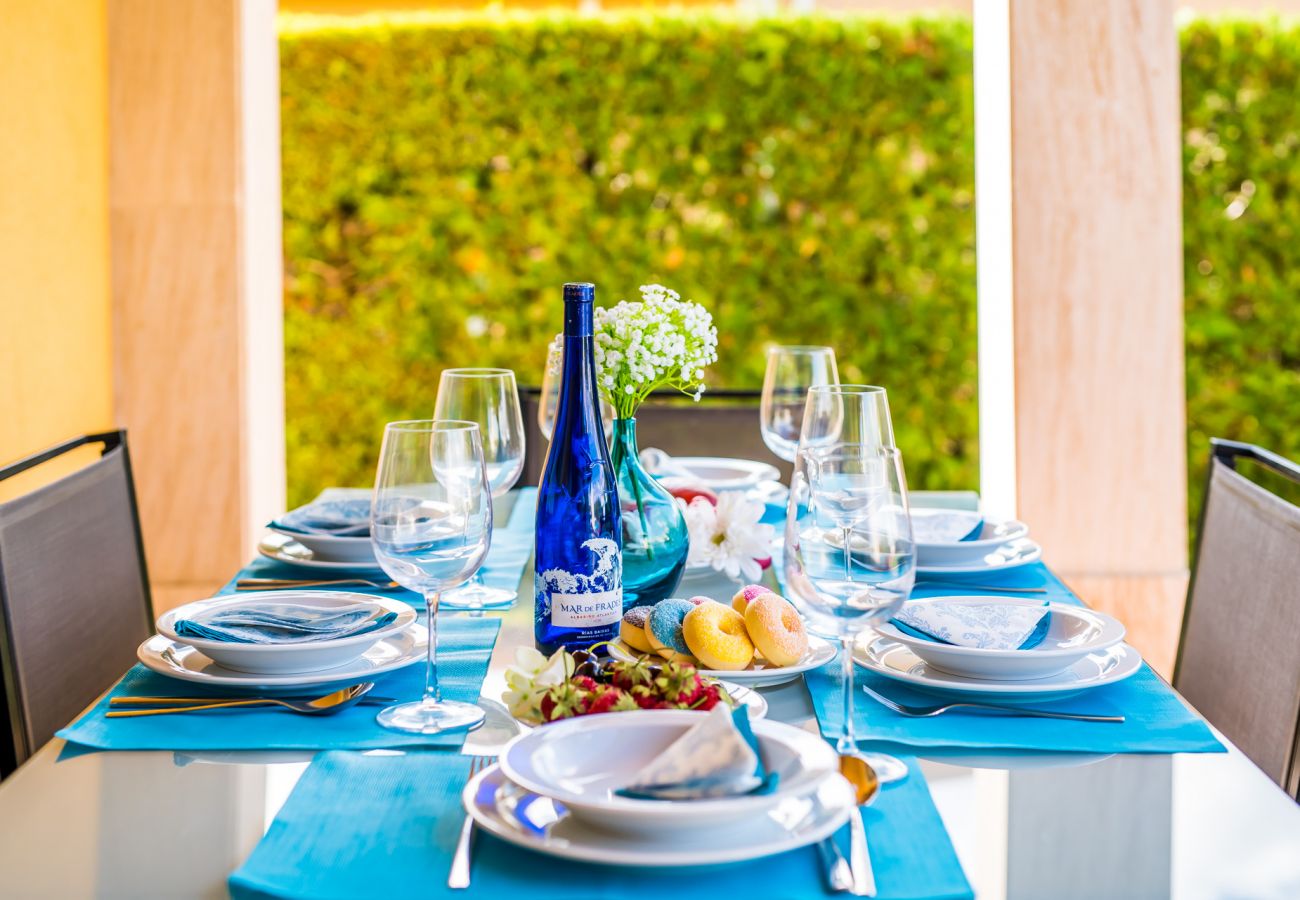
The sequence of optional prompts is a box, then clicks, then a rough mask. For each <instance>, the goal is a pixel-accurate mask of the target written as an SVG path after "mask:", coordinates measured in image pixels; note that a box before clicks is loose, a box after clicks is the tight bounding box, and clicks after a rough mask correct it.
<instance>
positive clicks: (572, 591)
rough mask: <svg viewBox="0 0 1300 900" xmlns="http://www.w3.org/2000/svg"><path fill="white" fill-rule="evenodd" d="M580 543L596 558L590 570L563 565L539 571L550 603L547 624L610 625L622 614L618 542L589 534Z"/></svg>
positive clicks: (566, 625)
mask: <svg viewBox="0 0 1300 900" xmlns="http://www.w3.org/2000/svg"><path fill="white" fill-rule="evenodd" d="M582 547H583V549H585V550H590V551H591V553H592V555H593V556H594V557H595V558H596V565H595V568H594V569H592V571H591V572H590V574H581V573H575V572H570V571H568V570H567V569H546V570H545V571H543V572H541V573H539V575H540V578H541V580H542V584H543V585H544V586H545V588H546V591H547V595H548V599H549V600H550V607H551V624H552V625H558V626H561V627H564V628H592V627H597V626H601V625H612V624H614V623H615V622H617V621H618V620H619V619H621V618H622V617H623V585H622V581H623V578H622V575H623V573H622V562H623V560H622V557H621V555H620V554H619V550H618V543H617V542H615V541H612V540H610V539H609V538H591V539H590V540H587V541H583V543H582Z"/></svg>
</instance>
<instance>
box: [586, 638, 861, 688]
mask: <svg viewBox="0 0 1300 900" xmlns="http://www.w3.org/2000/svg"><path fill="white" fill-rule="evenodd" d="M609 655H610V656H612V657H614V658H615V659H621V660H627V661H630V660H634V659H641V658H643V657H644V658H649V659H651V660H659V657H658V656H657V655H655V654H652V653H640V652H638V651H636V650H633V649H632V648H631V647H629V646H628V645H627V644H625V643H623V639H622V638H618V639H616V640H614V641H611V642H610V644H609ZM834 658H835V645H834V644H832V643H831V642H830V641H828V640H826V639H825V638H819V637H817V635H815V634H810V635H808V652H807V653H805V654H804V657H803V659H801V660H799V662H797V663H795V664H794V665H792V666H773V665H771V664H769V663H766V662H764V661H763V660H758V661H757V662H754V663H751V664H750V666H749V668H748V669H741V670H740V671H726V672H724V671H722V670H720V669H719V670H715V669H704V668H699V669H697V671H698V672H699V673H700V674H701V675H704V676H707V677H709V678H716V679H717V680H719V681H730V682H732V683H734V684H742V685H744V686H745V687H751V688H758V687H772V686H773V685H777V684H785V683H786V682H787V681H794V680H795V679H796V678H798V677H799V676H800V675H802V674H803V673H804V672H807V671H810V670H812V669H816V668H820V667H821V666H824V665H826V664H827V663H828V662H830V661H831V660H832V659H834ZM660 661H662V660H660Z"/></svg>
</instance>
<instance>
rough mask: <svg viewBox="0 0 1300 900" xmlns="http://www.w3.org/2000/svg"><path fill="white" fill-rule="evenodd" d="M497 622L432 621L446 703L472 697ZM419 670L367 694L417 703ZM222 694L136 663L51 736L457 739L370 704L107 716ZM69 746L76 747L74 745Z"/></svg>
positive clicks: (409, 742)
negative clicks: (426, 731) (129, 701)
mask: <svg viewBox="0 0 1300 900" xmlns="http://www.w3.org/2000/svg"><path fill="white" fill-rule="evenodd" d="M500 627H501V622H500V620H499V619H496V618H471V617H468V616H439V617H438V681H439V684H440V686H441V688H442V695H443V696H444V697H446V698H447V699H449V700H464V701H468V702H473V701H475V700H477V699H478V696H479V690H480V689H481V688H482V685H483V679H484V677H485V676H486V675H487V669H488V660H489V658H490V657H491V656H492V647H493V645H494V644H495V643H496V638H497V632H498V631H499V630H500ZM423 690H424V666H423V665H422V664H421V663H415V664H414V665H410V666H407V667H406V668H404V669H400V670H398V671H396V672H391V673H389V674H387V675H384V676H381V677H380V678H378V679H377V680H376V681H375V687H374V690H373V691H372V693H374V694H376V695H378V696H381V697H393V698H395V699H398V700H414V699H418V698H419V696H420V694H421V693H422V692H423ZM206 695H218V696H230V695H231V692H230V691H229V690H225V691H224V692H223V691H222V690H221V689H220V688H208V687H205V686H202V685H196V684H190V683H188V682H184V681H177V680H176V679H174V678H165V677H164V676H162V675H158V674H156V673H154V672H151V671H150V670H148V669H146V668H145V667H144V666H141V665H136V666H133V667H132V668H131V670H130V671H129V672H127V674H126V677H125V678H123V679H122V680H121V681H119V682H118V683H117V686H116V687H114V688H113V690H112V691H110V692H109V694H108V696H106V697H103V698H101V699H100V701H99V702H98V703H96V704H95V705H94V706H93V707H92V708H91V709H90V711H89V712H87V713H86V714H85V715H83V716H82V717H81V718H80V719H78V720H77V721H76V722H73V723H72V724H71V725H69V726H68V727H67V728H64V729H63V730H61V731H59V732H58V737H61V738H63V739H64V740H66V741H68V744H69V747H68V750H69V751H70V752H71V753H73V754H75V753H77V752H80V751H79V749H78V748H80V749H81V750H85V749H91V750H332V749H339V748H347V749H354V750H368V749H378V748H383V747H428V746H434V747H459V746H460V745H461V744H462V743H464V740H465V735H464V734H455V735H429V736H425V735H408V734H402V733H400V732H396V731H389V730H388V729H387V728H383V727H381V726H380V725H379V724H378V723H377V722H376V721H375V714H376V713H377V712H378V711H379V708H378V707H374V706H353V707H350V708H348V709H345V710H342V711H340V712H338V713H335V714H334V715H332V716H303V715H298V714H296V713H291V712H288V711H287V710H278V711H275V710H269V709H223V710H212V711H211V712H196V713H181V714H177V715H169V716H140V717H138V718H126V719H107V718H105V717H104V712H105V711H106V710H107V709H108V708H109V701H110V699H111V698H112V697H115V696H117V697H123V696H132V697H134V696H149V697H199V696H206ZM73 745H76V746H75V747H74V746H73Z"/></svg>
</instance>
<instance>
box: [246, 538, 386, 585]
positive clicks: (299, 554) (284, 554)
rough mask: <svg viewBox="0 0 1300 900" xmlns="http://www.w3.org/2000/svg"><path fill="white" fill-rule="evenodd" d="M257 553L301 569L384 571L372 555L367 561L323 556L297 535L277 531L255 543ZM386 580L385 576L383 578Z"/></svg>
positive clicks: (381, 572) (377, 572)
mask: <svg viewBox="0 0 1300 900" xmlns="http://www.w3.org/2000/svg"><path fill="white" fill-rule="evenodd" d="M257 552H258V553H260V554H262V555H263V556H265V557H266V558H267V559H273V560H275V561H276V562H282V563H287V564H288V565H291V566H298V567H300V568H303V569H314V570H317V571H324V572H371V573H376V574H381V575H382V574H383V572H384V570H383V569H382V568H381V567H380V565H379V563H377V562H375V559H374V556H373V555H372V556H371V557H370V559H369V560H355V559H354V560H347V559H337V558H332V557H326V556H323V555H322V554H321V553H319V552H317V551H314V550H312V549H311V548H310V547H308V546H307V545H305V544H303V543H302V542H301V541H299V540H298V535H292V536H290V535H288V534H284V533H283V532H279V531H268V532H267V533H266V534H264V535H262V539H261V540H260V541H258V542H257ZM384 577H385V578H387V576H386V575H385V576H384Z"/></svg>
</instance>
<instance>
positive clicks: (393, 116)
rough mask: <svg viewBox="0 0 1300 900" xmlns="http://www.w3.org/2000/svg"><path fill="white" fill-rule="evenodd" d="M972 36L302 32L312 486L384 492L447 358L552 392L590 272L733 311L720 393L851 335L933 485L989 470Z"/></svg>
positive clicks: (533, 29)
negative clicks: (568, 292)
mask: <svg viewBox="0 0 1300 900" xmlns="http://www.w3.org/2000/svg"><path fill="white" fill-rule="evenodd" d="M970 48H971V33H970V25H969V23H968V22H963V21H960V20H955V19H946V20H930V21H908V22H905V23H900V24H888V23H886V22H882V21H874V20H871V21H867V20H856V21H835V20H829V19H792V20H787V21H766V22H757V23H748V24H742V23H739V22H728V21H719V20H707V19H699V18H689V19H679V18H621V19H615V20H598V21H593V20H590V19H577V18H543V19H531V20H523V21H518V20H516V21H509V22H507V23H505V24H490V23H486V22H485V21H483V20H479V21H477V22H476V21H473V20H469V21H462V22H459V23H454V24H434V25H431V24H400V25H398V24H372V25H366V26H363V27H360V28H354V29H350V30H338V29H329V28H327V29H323V30H312V31H305V32H295V31H293V30H287V31H286V32H285V34H284V36H283V40H282V42H281V52H282V71H283V76H282V90H283V110H282V113H283V123H284V124H283V135H284V207H285V247H286V256H287V259H286V262H287V276H288V283H287V289H286V305H287V311H286V352H287V360H286V365H287V370H288V385H287V388H288V392H287V404H288V425H289V459H290V466H289V478H290V492H291V499H292V500H294V501H298V500H302V499H303V498H304V497H306V496H308V495H310V494H311V493H312V492H314V491H315V490H316V489H317V488H318V487H319V486H321V485H326V484H365V483H367V482H369V481H370V480H371V479H372V478H373V465H374V462H373V455H374V453H375V452H376V449H377V441H376V438H377V437H378V431H377V429H378V428H379V427H380V426H381V425H382V423H383V422H385V421H388V420H390V419H395V418H404V417H409V416H418V415H428V414H430V413H431V411H432V408H433V400H434V394H435V389H436V385H437V381H436V379H437V374H438V372H439V370H440V369H442V368H443V367H444V366H450V365H473V364H482V365H501V366H509V367H512V368H515V369H516V370H518V371H519V372H520V375H521V378H522V379H523V380H524V381H532V382H533V383H536V381H537V379H538V378H539V377H540V372H541V367H542V364H543V357H544V354H545V344H546V341H547V340H548V338H549V337H550V336H551V335H552V334H553V333H554V332H556V331H557V330H558V329H559V325H560V290H559V288H560V284H561V283H562V282H564V281H572V280H591V281H595V282H596V283H597V285H598V289H599V294H598V299H599V300H601V301H603V302H605V303H612V302H614V301H615V300H617V299H620V298H624V297H634V296H635V295H636V289H637V286H638V285H640V284H643V283H646V282H652V281H658V282H662V283H664V284H667V285H669V286H671V287H673V288H675V289H677V290H679V291H680V292H681V293H682V294H683V296H685V297H689V298H691V299H694V300H697V301H699V302H701V303H704V304H706V305H707V306H708V307H709V308H710V309H711V310H712V312H713V314H714V316H715V318H716V320H717V324H718V327H719V332H720V345H721V346H720V361H719V363H718V364H717V365H716V366H714V367H713V369H712V370H711V376H710V382H711V383H712V384H714V385H715V386H721V385H727V386H757V385H758V384H759V383H760V382H761V379H762V371H763V364H764V357H763V345H764V344H765V343H767V342H778V343H794V342H800V343H828V344H833V345H835V346H836V347H837V348H838V349H839V351H840V357H841V374H842V375H843V376H844V377H846V378H850V379H855V380H867V381H872V382H881V383H885V384H888V385H890V387H891V391H892V399H893V409H894V414H895V417H896V422H897V430H898V432H899V440H900V442H901V444H902V446H903V448H904V451H905V452H906V453H907V456H908V462H909V476H910V477H911V480H912V482H913V484H914V485H917V486H921V485H926V486H944V487H974V486H975V485H976V483H977V465H976V456H975V453H976V439H975V438H976V392H975V387H976V385H975V380H976V370H975V254H974V213H973V209H972V185H973V183H974V174H973V168H972V167H973V155H972V154H973V148H972V111H971V103H972V92H971V49H970ZM648 437H649V438H650V439H651V440H652V439H653V436H648Z"/></svg>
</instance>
